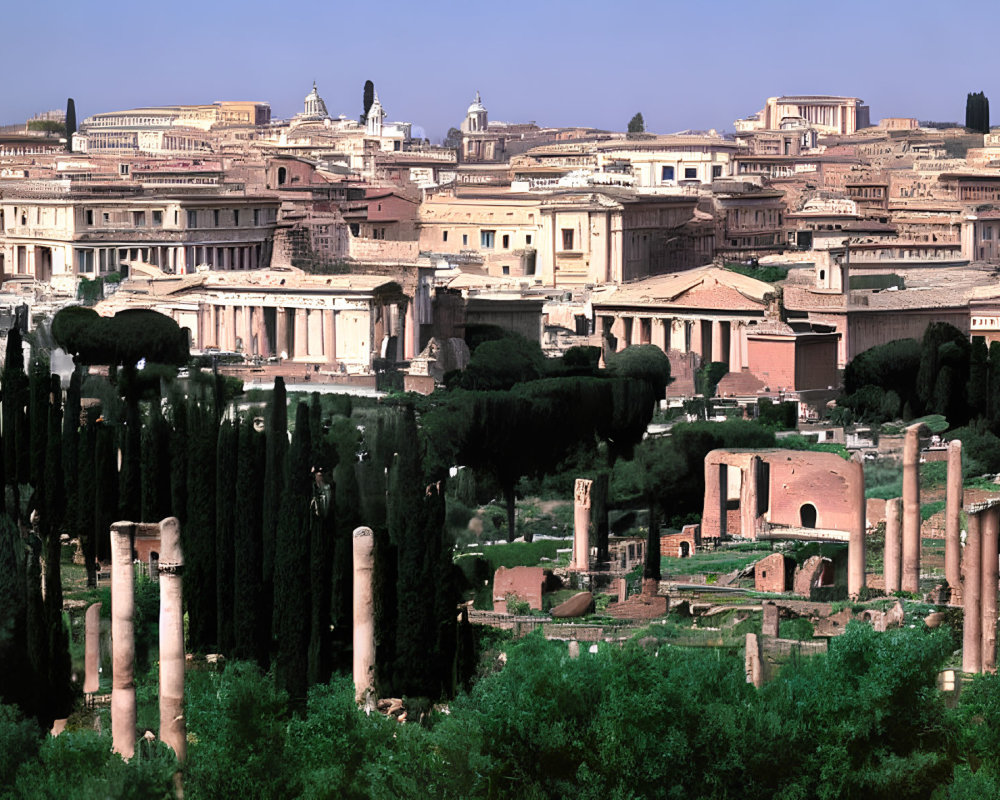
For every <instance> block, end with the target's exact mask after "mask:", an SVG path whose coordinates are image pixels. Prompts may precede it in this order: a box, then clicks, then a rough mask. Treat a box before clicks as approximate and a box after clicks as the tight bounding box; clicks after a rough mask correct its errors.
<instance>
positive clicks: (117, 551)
mask: <svg viewBox="0 0 1000 800" xmlns="http://www.w3.org/2000/svg"><path fill="white" fill-rule="evenodd" d="M132 528H133V525H132V523H131V522H115V523H114V524H112V526H111V669H112V677H111V749H112V750H114V751H115V752H116V753H119V754H120V755H121V757H122V758H124V759H125V760H128V759H130V758H131V757H132V755H133V753H134V752H135V682H134V680H133V666H134V664H135V631H134V627H133V623H132V616H133V614H134V612H135V596H134V588H133V574H132Z"/></svg>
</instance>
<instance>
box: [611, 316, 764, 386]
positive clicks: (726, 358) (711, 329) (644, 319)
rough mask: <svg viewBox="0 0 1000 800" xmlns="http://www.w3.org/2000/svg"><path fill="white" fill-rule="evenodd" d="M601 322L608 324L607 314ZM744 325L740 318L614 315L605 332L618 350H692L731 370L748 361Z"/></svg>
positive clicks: (736, 369) (740, 366)
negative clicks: (649, 347)
mask: <svg viewBox="0 0 1000 800" xmlns="http://www.w3.org/2000/svg"><path fill="white" fill-rule="evenodd" d="M604 324H605V326H607V325H608V318H607V317H605V318H604ZM745 327H746V326H745V324H744V323H743V321H741V320H721V319H678V318H673V317H651V316H640V315H635V316H629V315H616V316H615V317H614V318H613V319H612V320H611V324H610V330H609V332H610V333H611V335H612V336H614V337H615V339H616V341H617V344H616V346H615V349H616V351H618V352H620V351H622V350H624V349H625V348H626V347H628V346H630V345H640V344H654V345H656V346H657V347H659V348H660V349H661V350H663V352H668V351H669V350H676V351H678V352H680V353H689V352H690V353H696V354H697V355H699V356H701V357H702V359H703V360H706V361H718V362H722V363H724V364H726V365H727V366H728V367H729V369H730V371H734V372H735V371H738V370H740V369H742V368H743V367H744V366H745V365H746V364H747V362H748V358H747V352H746V349H747V346H746V333H745ZM605 329H606V330H607V327H606V328H605Z"/></svg>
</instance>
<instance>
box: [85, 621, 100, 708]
mask: <svg viewBox="0 0 1000 800" xmlns="http://www.w3.org/2000/svg"><path fill="white" fill-rule="evenodd" d="M84 625H85V631H86V633H85V636H86V645H85V647H86V649H85V651H84V657H83V665H84V677H83V693H84V694H95V693H96V692H97V691H99V690H100V688H101V604H100V603H93V604H91V605H89V606H87V613H86V615H85V616H84Z"/></svg>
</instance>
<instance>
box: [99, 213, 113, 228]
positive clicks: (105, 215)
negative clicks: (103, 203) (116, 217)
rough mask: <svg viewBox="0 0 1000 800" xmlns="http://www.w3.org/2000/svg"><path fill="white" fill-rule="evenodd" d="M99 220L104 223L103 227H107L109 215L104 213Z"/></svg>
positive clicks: (109, 221) (109, 219) (109, 220)
mask: <svg viewBox="0 0 1000 800" xmlns="http://www.w3.org/2000/svg"><path fill="white" fill-rule="evenodd" d="M101 220H102V221H103V222H104V224H105V225H109V224H110V223H111V214H109V213H108V212H107V211H105V212H104V213H103V214H101Z"/></svg>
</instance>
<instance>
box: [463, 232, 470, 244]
mask: <svg viewBox="0 0 1000 800" xmlns="http://www.w3.org/2000/svg"><path fill="white" fill-rule="evenodd" d="M468 243H469V234H467V233H463V234H462V244H463V245H464V244H468Z"/></svg>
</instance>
